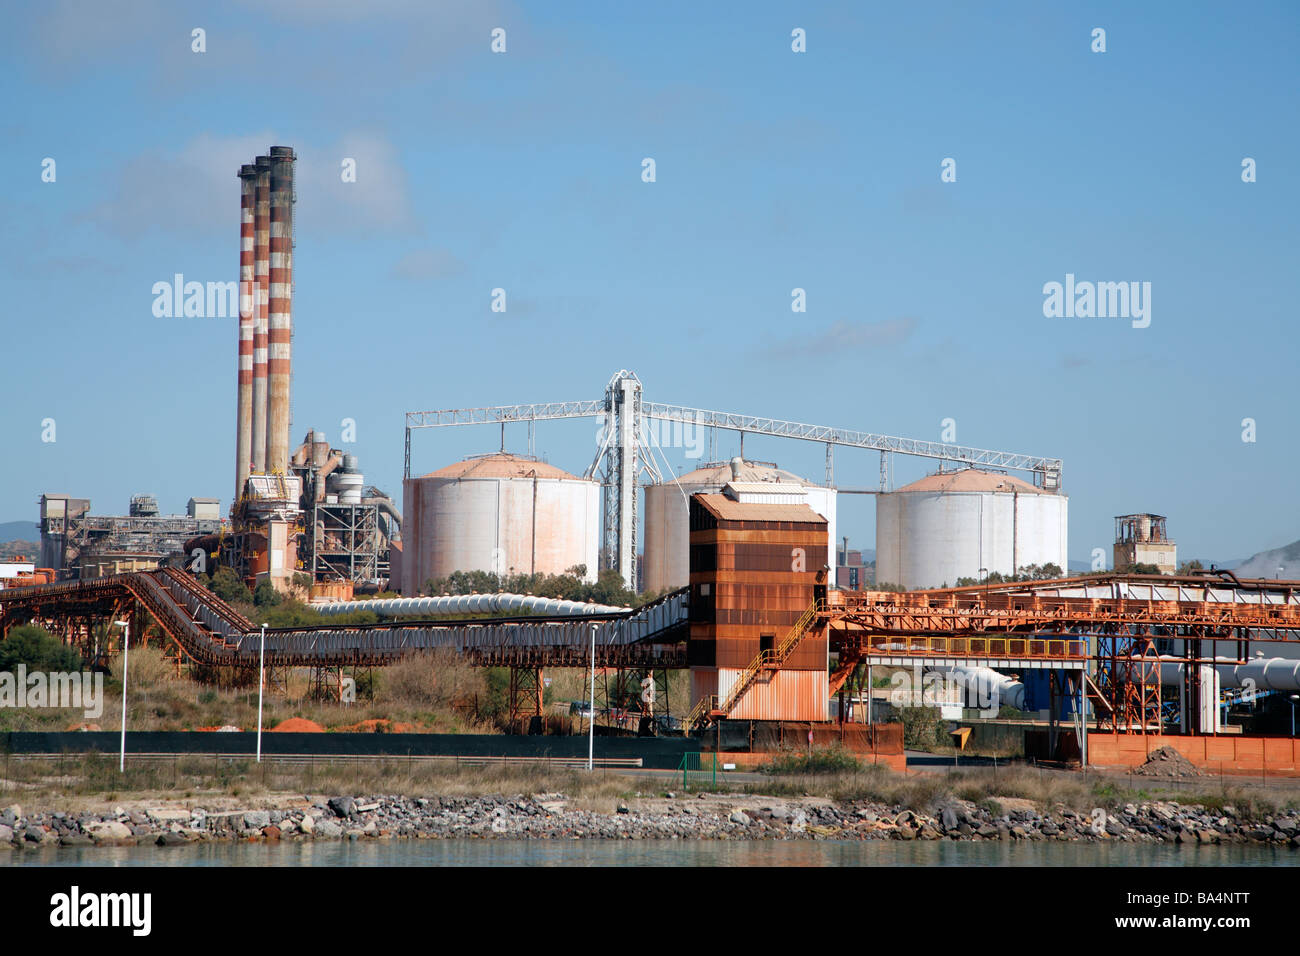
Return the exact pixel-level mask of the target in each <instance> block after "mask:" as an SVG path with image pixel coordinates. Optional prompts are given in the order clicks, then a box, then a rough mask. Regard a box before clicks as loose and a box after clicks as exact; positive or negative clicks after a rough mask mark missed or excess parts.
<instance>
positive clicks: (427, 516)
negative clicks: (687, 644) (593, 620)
mask: <svg viewBox="0 0 1300 956" xmlns="http://www.w3.org/2000/svg"><path fill="white" fill-rule="evenodd" d="M402 491H403V504H404V507H403V526H402V538H403V542H404V551H403V555H402V593H403V594H404V595H406V596H408V597H409V596H413V595H415V594H417V593H418V592H419V590H420V589H421V588H422V587H424V585H425V583H426V582H427V581H429V580H430V579H432V578H441V577H446V576H448V575H449V574H451V573H452V572H453V571H494V572H496V573H498V574H532V573H537V574H563V573H564V572H565V571H567V570H568V569H569V568H571V567H574V566H575V565H580V564H581V565H586V568H587V579H588V580H595V577H596V573H597V571H598V565H597V561H598V552H597V546H598V540H599V536H600V529H601V523H600V485H599V483H597V482H595V481H588V480H586V479H583V478H579V477H577V476H576V475H571V474H569V473H568V472H567V471H564V470H563V469H561V468H556V467H555V466H554V465H548V464H546V463H545V462H541V461H537V460H535V459H533V458H528V457H525V456H522V455H511V454H507V453H504V452H502V453H497V454H491V455H482V456H478V457H474V458H467V459H466V460H464V461H461V462H457V463H456V464H454V465H449V466H447V467H446V468H442V469H439V470H438V471H434V472H431V473H429V474H427V475H424V476H422V477H420V478H409V479H407V480H406V481H404V482H403V483H402Z"/></svg>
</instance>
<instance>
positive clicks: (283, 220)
mask: <svg viewBox="0 0 1300 956" xmlns="http://www.w3.org/2000/svg"><path fill="white" fill-rule="evenodd" d="M293 164H294V156H293V149H292V147H289V146H272V147H271V250H270V251H271V262H270V289H271V294H270V308H269V329H270V338H269V340H268V352H267V394H268V397H267V409H268V411H267V425H266V465H267V470H268V471H273V472H279V473H280V474H286V473H288V471H289V383H290V378H289V377H290V373H291V371H292V364H291V359H292V354H291V353H292V343H291V339H292V336H293Z"/></svg>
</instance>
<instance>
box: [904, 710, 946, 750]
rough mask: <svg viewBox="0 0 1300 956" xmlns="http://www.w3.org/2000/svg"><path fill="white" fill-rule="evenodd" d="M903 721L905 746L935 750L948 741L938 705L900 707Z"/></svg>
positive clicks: (913, 748) (911, 748) (912, 748)
mask: <svg viewBox="0 0 1300 956" xmlns="http://www.w3.org/2000/svg"><path fill="white" fill-rule="evenodd" d="M898 716H899V719H900V720H902V722H903V746H904V747H906V748H908V749H910V750H933V749H934V748H935V746H938V745H942V744H946V743H948V740H947V736H948V735H947V733H946V731H945V729H944V723H943V717H942V716H941V714H940V711H939V708H938V707H899V708H898Z"/></svg>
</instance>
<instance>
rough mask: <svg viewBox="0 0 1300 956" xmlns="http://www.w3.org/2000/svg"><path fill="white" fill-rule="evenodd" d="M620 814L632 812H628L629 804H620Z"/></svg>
mask: <svg viewBox="0 0 1300 956" xmlns="http://www.w3.org/2000/svg"><path fill="white" fill-rule="evenodd" d="M618 812H619V813H628V812H630V811H629V810H628V808H627V804H626V803H620V804H619V805H618Z"/></svg>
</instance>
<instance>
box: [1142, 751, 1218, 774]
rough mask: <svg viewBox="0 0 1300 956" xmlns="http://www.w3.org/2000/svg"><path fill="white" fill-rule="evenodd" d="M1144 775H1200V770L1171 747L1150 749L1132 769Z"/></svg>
mask: <svg viewBox="0 0 1300 956" xmlns="http://www.w3.org/2000/svg"><path fill="white" fill-rule="evenodd" d="M1133 772H1134V773H1136V774H1141V775H1142V776H1144V777H1200V776H1202V774H1201V771H1200V770H1198V769H1197V768H1196V765H1195V764H1193V763H1192V762H1191V761H1190V760H1188V759H1187V758H1186V757H1184V756H1183V755H1182V754H1180V753H1179V752H1178V751H1177V750H1175V749H1174V748H1173V747H1161V748H1160V749H1159V750H1153V751H1151V753H1150V755H1149V756H1148V757H1147V759H1146V762H1144V763H1143V764H1142V765H1141V766H1140V767H1136V768H1134V770H1133Z"/></svg>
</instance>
